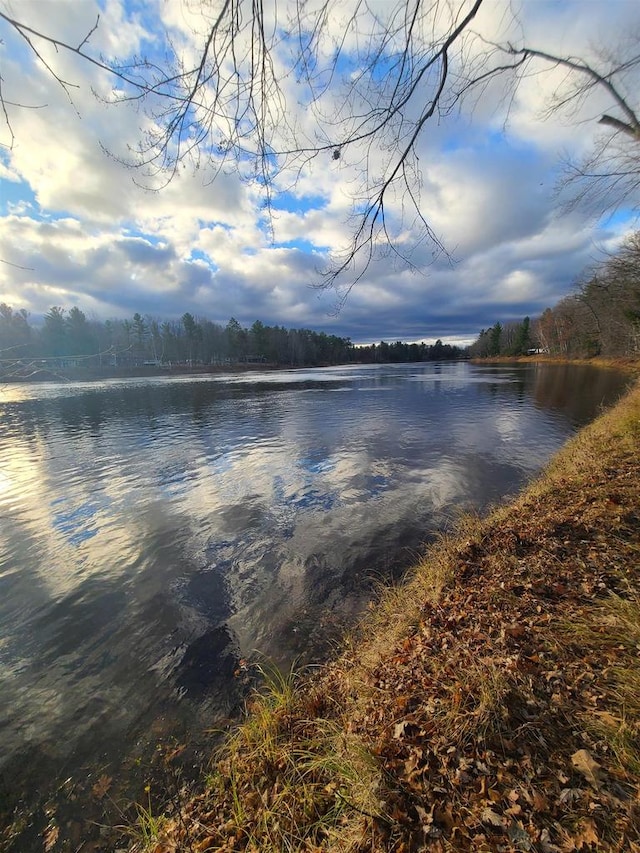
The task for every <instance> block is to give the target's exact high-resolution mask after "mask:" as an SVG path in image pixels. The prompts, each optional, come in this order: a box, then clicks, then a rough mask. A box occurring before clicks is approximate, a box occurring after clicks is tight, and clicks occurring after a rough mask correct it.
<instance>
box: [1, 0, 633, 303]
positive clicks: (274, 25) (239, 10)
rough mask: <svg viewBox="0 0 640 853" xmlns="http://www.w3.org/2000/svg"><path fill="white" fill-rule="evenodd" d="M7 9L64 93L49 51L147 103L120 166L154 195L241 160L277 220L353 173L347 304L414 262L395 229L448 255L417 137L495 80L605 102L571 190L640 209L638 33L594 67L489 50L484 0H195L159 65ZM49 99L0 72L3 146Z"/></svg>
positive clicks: (505, 47) (570, 175) (560, 101)
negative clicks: (434, 220) (121, 57)
mask: <svg viewBox="0 0 640 853" xmlns="http://www.w3.org/2000/svg"><path fill="white" fill-rule="evenodd" d="M2 2H3V0H0V25H4V27H5V28H7V29H8V30H10V31H11V32H12V33H13V34H14V35H17V36H18V37H19V38H20V40H21V41H22V42H23V44H24V45H26V46H27V47H28V49H29V50H30V51H31V53H32V56H34V57H35V58H36V59H37V61H38V62H39V63H41V64H42V66H43V67H44V68H46V69H47V71H48V72H49V73H50V74H51V76H52V77H53V78H54V79H55V81H56V82H57V84H58V85H59V86H60V87H61V88H62V89H63V90H64V92H65V93H66V95H67V96H68V97H69V99H70V100H73V94H74V87H75V86H76V85H77V83H76V82H70V81H68V80H66V79H65V78H64V77H63V76H62V74H61V73H60V72H59V71H58V70H57V66H56V64H55V58H54V59H52V58H51V54H52V51H53V52H54V57H55V54H63V53H64V54H70V55H75V56H76V57H78V58H80V59H82V60H83V61H85V62H86V63H88V64H90V65H91V66H93V68H94V69H97V70H99V71H100V72H103V73H104V74H106V75H108V76H109V77H110V78H111V80H112V83H113V87H112V90H111V96H110V97H109V98H108V100H110V101H115V102H131V101H138V102H142V103H143V104H144V107H145V115H146V118H147V120H146V121H145V123H144V127H143V130H142V136H141V138H140V140H139V144H137V146H135V147H134V148H132V149H131V157H130V158H129V159H128V161H127V163H128V165H135V167H136V168H138V169H139V170H141V172H140V174H141V175H143V176H144V178H142V177H140V178H139V180H141V181H144V180H146V181H148V182H150V183H151V185H153V186H156V187H157V186H158V185H159V184H158V183H157V182H158V181H160V182H162V181H164V182H167V181H170V180H171V178H172V177H173V175H174V174H175V171H176V169H177V168H178V167H179V166H180V165H181V164H185V163H190V164H191V165H192V166H193V167H194V168H201V167H204V166H205V165H206V166H207V167H208V169H212V170H213V171H212V174H214V175H215V174H217V173H218V172H219V170H221V169H224V168H225V167H226V166H228V165H229V164H231V163H233V165H234V168H237V169H238V170H239V171H240V173H241V174H242V175H243V176H244V177H245V178H247V179H248V180H251V181H253V182H255V183H256V184H257V185H258V186H259V187H260V188H261V191H262V192H263V194H264V198H265V207H266V209H267V211H269V210H270V209H271V208H270V206H271V201H272V197H273V193H274V192H276V191H278V190H279V189H281V188H283V187H287V186H289V187H290V188H291V187H293V186H295V184H296V181H297V180H299V179H300V176H301V175H303V174H305V172H306V171H307V169H308V168H309V166H310V164H311V161H313V160H318V159H320V160H322V161H323V162H324V163H325V164H326V166H327V167H329V166H330V165H333V166H334V167H341V166H342V165H343V164H344V166H345V167H347V166H348V167H349V168H350V169H353V172H352V173H351V174H355V176H356V177H355V179H354V180H353V181H352V183H351V190H352V201H353V212H352V221H351V228H352V231H351V238H350V241H349V243H348V245H347V246H346V248H345V251H344V253H343V254H342V255H340V256H338V257H335V258H334V259H333V260H334V262H333V265H332V266H331V268H330V270H328V271H327V273H326V276H325V277H324V279H323V282H324V285H325V286H329V285H334V286H335V285H336V284H337V283H338V281H344V280H346V279H348V284H347V286H346V289H344V290H343V291H342V296H343V297H344V296H346V294H347V293H348V292H349V290H350V289H351V287H352V286H353V285H354V284H355V283H356V282H357V281H358V280H359V279H360V278H361V277H362V275H363V274H364V272H365V270H366V269H367V267H368V265H369V264H370V263H371V261H372V260H373V259H374V258H375V257H377V256H378V255H379V254H380V253H384V252H391V253H394V254H396V255H398V257H399V258H401V260H402V262H403V263H409V264H411V263H412V254H411V246H410V245H409V244H408V243H407V241H406V240H399V234H400V233H401V232H403V233H404V234H407V233H409V234H412V235H418V236H417V238H416V239H417V242H418V243H420V241H427V242H428V243H429V244H430V248H431V256H432V257H436V256H438V255H439V254H440V253H442V252H445V247H444V246H443V244H442V242H441V240H440V238H439V236H438V234H437V233H435V231H434V230H433V228H432V226H431V224H430V223H429V221H428V220H427V219H426V218H425V216H424V214H423V212H422V210H423V208H422V205H421V201H420V185H421V177H422V175H421V169H420V161H419V157H418V143H419V141H420V140H421V138H422V137H423V136H424V135H425V133H426V130H427V127H428V126H429V124H430V123H431V124H432V123H433V122H437V121H439V120H440V119H442V118H443V117H444V116H446V115H447V114H449V113H451V112H452V111H454V110H458V109H460V107H461V104H462V103H463V101H464V99H469V98H470V99H474V98H475V99H477V98H481V97H482V95H483V93H484V92H485V91H486V89H487V87H488V86H490V85H493V84H494V82H495V81H497V80H498V81H503V82H504V84H505V86H506V89H507V91H508V92H510V93H511V95H513V93H514V92H515V91H516V88H517V86H518V85H519V84H520V83H521V81H522V80H523V79H525V78H526V77H528V76H529V75H532V74H533V75H535V74H539V73H541V71H544V70H545V69H552V68H558V67H559V68H561V69H563V70H564V71H566V80H565V83H564V84H563V86H562V88H561V89H560V90H559V91H558V93H557V97H556V98H555V99H554V101H553V103H552V104H550V106H549V110H550V112H552V113H553V114H554V115H555V114H557V112H558V111H560V110H563V109H564V110H567V109H568V110H571V109H576V108H577V107H579V106H580V105H581V104H583V103H584V102H585V100H587V99H590V98H592V97H593V96H594V94H596V93H598V94H603V95H605V96H606V100H607V102H608V105H609V106H607V109H606V112H604V113H603V114H601V115H599V117H598V120H599V122H600V124H601V125H602V127H603V129H604V130H605V131H606V133H605V134H604V135H603V136H602V138H601V139H600V140H599V141H598V144H597V147H596V148H595V149H594V151H593V152H592V153H591V155H590V156H589V157H588V158H586V159H585V160H584V161H583V162H582V163H579V164H568V167H567V168H568V172H567V173H566V184H567V185H568V186H569V188H570V189H571V188H572V189H573V190H574V195H573V197H572V201H573V203H578V202H581V201H585V200H591V201H594V200H595V202H596V203H598V204H599V205H600V207H601V209H602V210H604V209H609V208H611V207H612V206H614V205H615V204H618V203H620V201H621V199H627V200H628V199H632V200H633V204H634V205H635V204H637V200H638V196H637V190H638V181H639V180H640V177H639V175H640V170H639V168H638V164H639V162H640V122H639V112H638V91H639V87H638V85H637V80H638V68H639V67H640V50H639V49H638V44H639V41H638V39H637V38H636V39H631V40H630V42H629V45H628V46H627V47H626V48H625V51H624V56H623V55H621V54H620V52H616V55H615V59H612V58H610V57H609V58H608V57H606V56H604V57H602V58H601V61H600V64H597V65H596V64H593V63H589V62H586V61H583V60H582V59H579V58H575V57H571V56H556V55H553V54H551V53H547V52H545V51H543V50H539V49H534V48H532V47H530V46H528V45H524V46H517V45H513V44H493V43H487V42H483V41H482V39H481V37H480V36H479V35H478V34H477V33H475V32H474V29H473V27H474V22H475V19H476V17H477V15H478V12H479V10H480V8H481V6H482V5H483V3H484V2H486V0H396V2H395V4H394V5H391V4H388V5H387V6H385V7H384V16H383V17H381V16H380V15H379V14H377V13H376V9H375V7H373V6H370V5H369V4H368V3H367V2H366V0H353V3H352V4H351V5H348V6H345V4H344V2H342V0H317V2H313V0H292V2H289V3H287V2H283V0H281V2H278V0H272V2H271V3H270V4H265V3H264V1H263V0H215V2H207V0H192V2H191V3H190V4H189V9H188V10H189V11H190V12H191V11H193V10H194V8H197V11H198V13H199V14H198V16H197V17H195V18H192V20H196V21H197V22H198V23H194V24H192V27H193V36H194V39H193V42H192V43H193V44H196V45H197V46H198V48H197V50H194V51H193V52H190V51H189V50H186V51H185V50H181V49H178V48H176V47H175V46H174V45H173V44H172V42H171V41H170V40H169V39H168V38H167V41H166V44H165V45H164V51H165V53H164V55H163V60H162V61H159V60H158V59H155V58H149V57H147V58H144V57H136V58H133V59H129V60H128V61H126V62H125V61H123V62H121V63H119V62H117V61H111V60H108V59H106V58H105V57H102V56H100V55H99V54H97V53H95V52H94V51H93V50H92V47H91V39H92V37H93V36H94V33H95V32H96V30H97V29H98V27H99V26H100V21H99V19H98V20H96V22H95V24H94V25H93V26H92V27H91V28H90V29H89V30H88V31H87V32H86V34H85V35H84V37H83V38H82V40H81V41H80V42H79V43H77V44H72V43H68V42H64V41H62V40H60V39H59V38H56V37H54V36H53V35H51V34H49V33H47V32H45V31H43V30H42V29H39V28H38V27H37V26H32V25H28V24H26V23H24V22H22V21H21V20H19V19H18V18H17V17H15V15H11V14H9V12H8V11H7V8H8V7H5V8H4V9H3V6H2ZM5 2H6V0H5ZM185 2H188V0H185ZM345 8H347V9H348V11H344V10H345ZM479 44H480V45H481V49H478V46H479ZM633 79H635V80H636V85H635V87H633V86H632V85H631V81H632V80H633ZM294 105H295V106H296V107H298V108H296V109H294V108H293V107H294ZM42 106H43V105H41V104H21V103H18V102H17V101H16V100H15V99H12V97H11V96H10V94H8V93H7V87H6V85H5V81H4V79H3V78H2V75H1V74H0V113H1V114H2V116H3V117H4V121H5V125H6V130H7V133H8V138H9V144H11V143H12V141H13V129H12V115H13V111H14V110H17V109H23V108H41V107H42ZM300 106H302V107H303V110H300V109H299V107H300ZM154 182H155V183H154ZM634 193H635V195H634ZM415 245H416V244H415V242H414V246H415ZM422 254H423V255H424V253H422Z"/></svg>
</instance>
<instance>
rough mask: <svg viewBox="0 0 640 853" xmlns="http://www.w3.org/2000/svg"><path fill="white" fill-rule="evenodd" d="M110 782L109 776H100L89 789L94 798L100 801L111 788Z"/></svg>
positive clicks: (104, 774)
mask: <svg viewBox="0 0 640 853" xmlns="http://www.w3.org/2000/svg"><path fill="white" fill-rule="evenodd" d="M111 782H112V779H111V776H107V774H106V773H103V774H102V776H101V777H100V778H99V779H98V781H97V782H96V783H95V785H94V786H93V788H92V789H91V790H92V792H93V795H94V797H97V798H98V799H99V800H101V799H102V798H103V797H104V796H105V795H106V793H107V791H108V790H109V788H110V787H111Z"/></svg>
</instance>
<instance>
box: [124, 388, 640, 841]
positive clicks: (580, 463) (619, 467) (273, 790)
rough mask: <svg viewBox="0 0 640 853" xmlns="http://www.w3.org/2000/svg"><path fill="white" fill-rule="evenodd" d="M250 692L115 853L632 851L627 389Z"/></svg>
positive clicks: (632, 589)
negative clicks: (362, 615)
mask: <svg viewBox="0 0 640 853" xmlns="http://www.w3.org/2000/svg"><path fill="white" fill-rule="evenodd" d="M267 681H268V687H267V690H266V692H265V693H264V695H261V696H259V697H256V698H255V699H254V700H253V702H252V703H251V706H250V707H249V709H248V715H247V718H246V720H245V722H244V723H243V724H242V725H241V726H240V727H239V728H238V729H237V730H236V731H235V732H234V733H233V734H232V735H231V736H230V738H229V739H228V741H227V742H226V744H225V745H224V747H223V748H222V749H221V751H220V752H219V754H218V756H217V757H216V760H215V762H214V763H213V764H212V767H211V771H210V774H209V775H208V777H207V779H206V784H205V785H204V789H203V791H202V792H201V793H199V794H197V795H195V796H191V798H190V799H187V800H185V799H183V798H181V797H174V802H175V806H174V809H173V811H170V812H168V813H167V814H166V815H164V816H156V815H152V814H151V813H150V810H143V809H141V812H140V820H139V826H138V830H137V831H138V839H137V841H136V843H135V845H134V849H136V850H142V849H145V850H149V851H154V853H169V851H175V850H184V851H193V853H195V851H199V852H200V853H202V851H230V850H249V851H266V853H269V851H273V853H276V851H277V852H278V853H282V851H316V853H318V851H329V850H331V851H396V853H407V851H418V850H428V851H448V850H451V851H540V853H556V851H563V853H564V851H573V850H583V851H589V850H591V851H594V850H598V851H614V850H616V851H623V850H624V851H640V384H636V386H635V387H634V388H633V389H632V390H631V391H630V392H629V394H628V395H627V396H626V397H625V399H624V400H622V401H621V402H620V403H619V404H618V405H617V406H616V407H615V408H614V409H613V410H612V411H610V412H609V413H606V414H604V415H602V416H601V417H600V418H599V419H598V420H597V421H596V422H595V423H593V424H592V425H591V426H589V427H587V428H586V429H585V430H583V431H582V432H581V433H580V434H579V435H578V436H577V437H575V438H574V439H573V440H572V441H571V442H569V444H568V445H567V446H566V447H565V448H564V449H563V450H562V451H561V452H560V454H559V455H558V456H557V457H556V458H555V459H554V460H553V462H552V463H551V464H550V465H549V467H548V468H547V470H546V471H545V472H544V474H543V475H542V476H541V477H540V478H539V479H538V480H537V481H536V482H534V483H533V484H532V485H531V486H530V487H529V488H528V489H527V490H526V491H525V492H524V493H523V494H522V495H521V496H520V497H518V498H517V499H516V500H515V501H513V502H512V503H511V504H510V505H509V506H506V507H503V508H500V509H499V510H497V511H496V512H494V513H493V514H492V515H491V516H490V517H488V518H486V519H474V518H465V519H461V522H460V525H459V527H458V529H457V531H456V533H455V535H453V536H445V537H443V538H441V540H440V541H438V542H437V543H436V544H435V545H434V546H433V547H432V548H431V550H430V551H429V553H428V554H427V555H426V557H425V558H424V560H423V561H422V562H421V563H420V565H418V566H417V567H416V568H415V570H414V572H413V574H412V576H411V577H410V578H409V579H408V581H407V582H406V583H405V584H404V585H403V586H401V587H399V588H394V589H392V590H389V591H388V592H387V593H386V595H385V597H384V600H383V601H382V603H381V605H380V606H379V607H378V608H377V609H376V610H375V611H374V612H372V613H371V614H369V615H368V616H367V618H366V619H365V620H364V621H363V624H362V625H361V626H360V627H359V629H358V630H357V631H356V632H354V635H353V636H352V637H350V638H348V639H347V640H346V641H345V646H344V651H343V654H342V655H341V657H340V658H339V659H338V660H337V661H336V662H334V663H332V664H329V665H327V667H326V668H325V669H324V670H323V671H322V673H321V674H319V675H317V676H316V677H315V678H314V679H312V680H308V679H307V680H304V679H302V680H301V681H300V682H298V681H297V680H296V678H294V677H285V676H281V675H279V674H277V673H272V674H271V675H270V677H269V678H268V679H267Z"/></svg>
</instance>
